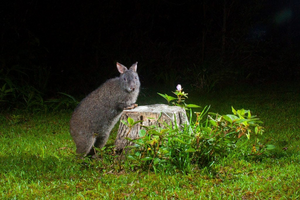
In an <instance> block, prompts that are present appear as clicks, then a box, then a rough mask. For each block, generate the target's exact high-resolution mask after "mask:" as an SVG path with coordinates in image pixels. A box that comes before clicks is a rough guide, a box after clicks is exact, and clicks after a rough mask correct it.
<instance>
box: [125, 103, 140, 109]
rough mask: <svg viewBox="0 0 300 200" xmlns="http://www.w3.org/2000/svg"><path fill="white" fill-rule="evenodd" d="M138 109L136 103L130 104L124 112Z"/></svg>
mask: <svg viewBox="0 0 300 200" xmlns="http://www.w3.org/2000/svg"><path fill="white" fill-rule="evenodd" d="M136 107H138V105H137V104H136V103H134V104H132V105H131V106H128V107H127V108H124V110H131V109H134V108H136Z"/></svg>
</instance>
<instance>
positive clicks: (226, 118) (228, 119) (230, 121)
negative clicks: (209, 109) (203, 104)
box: [222, 115, 234, 123]
mask: <svg viewBox="0 0 300 200" xmlns="http://www.w3.org/2000/svg"><path fill="white" fill-rule="evenodd" d="M232 116H234V115H232ZM222 117H223V119H224V120H226V121H228V122H229V123H232V119H231V118H230V117H229V116H228V115H222Z"/></svg>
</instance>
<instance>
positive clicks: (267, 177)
mask: <svg viewBox="0 0 300 200" xmlns="http://www.w3.org/2000/svg"><path fill="white" fill-rule="evenodd" d="M298 86H299V85H293V84H289V85H280V84H278V85H277V86H265V87H260V88H254V87H252V88H240V89H238V88H234V89H226V90H225V91H217V92H214V93H212V94H209V95H199V94H196V93H195V94H193V92H191V93H190V94H189V97H190V99H189V103H195V104H199V105H202V106H204V105H211V111H212V112H218V113H220V114H227V113H230V112H231V106H233V107H235V108H236V109H240V108H245V109H250V110H251V111H252V113H253V114H255V115H258V117H259V118H260V119H261V120H262V121H264V122H265V123H264V127H265V129H266V132H265V134H264V138H265V140H268V141H269V143H270V144H273V145H275V146H276V148H275V149H274V150H272V151H270V152H268V153H267V154H266V155H265V156H261V157H259V159H255V158H248V157H244V158H242V159H241V157H239V156H237V155H238V154H236V152H232V153H231V154H229V155H228V157H226V158H224V159H222V160H219V161H218V162H217V163H215V164H214V165H213V166H212V167H211V168H204V169H198V168H196V167H195V169H194V170H193V171H192V173H190V174H182V173H180V172H178V173H176V174H173V175H168V174H155V173H153V172H148V171H130V170H124V169H122V166H118V162H114V161H111V160H110V161H109V159H111V157H107V158H106V159H105V161H103V160H86V161H82V160H79V159H78V158H77V157H76V156H75V154H74V152H75V145H74V143H73V141H72V139H71V136H70V135H69V120H70V116H71V113H72V111H61V112H47V113H37V114H35V113H28V112H22V111H14V112H12V113H7V112H2V113H1V114H0V144H1V146H0V158H1V159H0V199H300V174H299V172H300V170H299V166H300V165H299V164H300V154H299V152H300V120H299V113H300V90H299V87H298ZM156 92H162V93H163V91H155V92H149V91H148V90H146V89H145V90H143V91H142V92H141V95H140V99H139V101H140V102H139V103H140V104H150V103H164V100H163V99H162V98H160V97H159V96H158V95H157V94H156ZM186 92H189V91H186ZM168 94H171V92H168ZM149 99H150V100H149ZM116 131H117V126H116V127H115V128H114V129H113V133H112V137H111V138H110V140H109V142H108V144H107V146H111V145H112V144H113V143H114V138H115V136H116Z"/></svg>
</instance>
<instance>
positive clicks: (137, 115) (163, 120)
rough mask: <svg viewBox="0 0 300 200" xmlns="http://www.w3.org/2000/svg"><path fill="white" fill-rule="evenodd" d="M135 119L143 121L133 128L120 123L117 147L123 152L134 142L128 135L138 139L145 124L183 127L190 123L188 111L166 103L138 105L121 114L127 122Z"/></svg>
mask: <svg viewBox="0 0 300 200" xmlns="http://www.w3.org/2000/svg"><path fill="white" fill-rule="evenodd" d="M129 117H130V118H132V119H133V120H134V121H141V122H140V123H137V124H136V125H135V126H134V127H133V128H132V129H131V130H130V129H129V127H127V126H126V125H125V124H123V123H122V122H121V123H120V125H119V130H118V135H117V138H116V141H115V149H116V151H117V152H121V151H122V150H123V149H124V148H125V147H126V146H132V145H134V143H132V142H129V141H128V140H127V139H125V138H126V137H128V138H131V139H136V138H138V137H139V131H140V129H142V128H143V126H151V125H156V126H158V127H164V124H168V125H170V124H171V123H172V125H173V126H174V125H175V123H176V124H177V127H181V126H183V125H184V124H186V123H188V119H187V116H186V112H185V110H184V109H183V108H181V107H179V106H168V105H165V104H154V105H147V106H138V107H136V108H134V109H132V110H124V111H123V112H122V115H121V120H124V121H126V122H127V120H128V118H129Z"/></svg>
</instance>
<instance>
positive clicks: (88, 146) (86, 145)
mask: <svg viewBox="0 0 300 200" xmlns="http://www.w3.org/2000/svg"><path fill="white" fill-rule="evenodd" d="M95 142H96V137H94V136H92V137H89V138H86V137H84V136H83V137H80V138H76V141H75V143H76V146H77V150H76V153H77V154H81V155H83V156H86V155H89V154H91V153H92V151H93V146H94V144H95Z"/></svg>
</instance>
